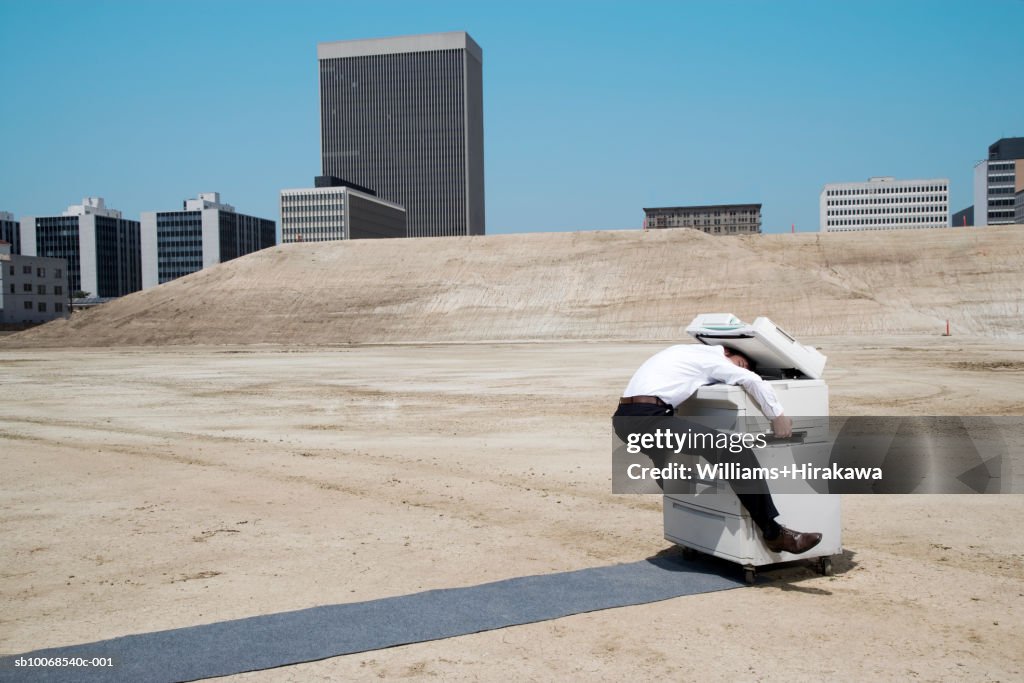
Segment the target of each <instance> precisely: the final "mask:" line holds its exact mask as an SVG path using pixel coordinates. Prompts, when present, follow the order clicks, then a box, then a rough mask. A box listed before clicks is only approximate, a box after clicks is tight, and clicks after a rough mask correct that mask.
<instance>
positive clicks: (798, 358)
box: [664, 314, 842, 578]
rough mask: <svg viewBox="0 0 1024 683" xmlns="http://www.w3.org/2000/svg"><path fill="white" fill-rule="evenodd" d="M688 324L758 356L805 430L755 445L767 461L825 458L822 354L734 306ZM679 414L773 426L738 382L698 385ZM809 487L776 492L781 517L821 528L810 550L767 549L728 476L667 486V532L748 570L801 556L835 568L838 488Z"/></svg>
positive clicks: (706, 338) (796, 428)
mask: <svg viewBox="0 0 1024 683" xmlns="http://www.w3.org/2000/svg"><path fill="white" fill-rule="evenodd" d="M687 332H688V333H689V334H691V335H692V336H694V337H695V338H697V339H698V340H699V341H701V342H702V343H705V344H719V345H726V346H730V347H733V348H736V349H738V350H740V351H741V352H742V353H744V354H746V355H747V356H749V357H750V358H752V359H753V360H755V361H757V363H758V366H757V371H758V373H759V374H761V375H762V377H765V378H766V380H767V381H768V383H769V384H770V385H771V386H772V388H773V389H774V391H775V394H776V396H777V397H778V399H779V402H780V403H781V404H782V407H783V413H784V414H785V415H786V416H788V417H789V418H791V419H792V420H793V432H794V434H800V435H801V439H800V440H799V442H786V441H780V442H778V443H776V444H770V445H769V446H768V447H767V448H758V449H755V451H754V452H755V454H756V455H757V458H758V462H759V464H760V465H761V466H762V467H772V466H777V467H784V466H785V465H786V464H788V463H791V462H793V461H794V459H795V458H794V451H799V454H800V456H801V457H800V460H801V461H807V460H813V461H815V462H825V463H827V461H828V457H829V451H828V449H829V444H828V433H827V432H828V428H827V421H826V420H823V418H825V417H827V416H828V386H827V385H826V384H825V381H824V380H822V379H821V373H822V371H823V370H824V366H825V356H823V355H822V354H820V353H819V352H818V351H817V350H815V349H813V348H811V347H809V346H803V345H801V344H799V343H797V342H796V341H795V340H794V339H793V338H792V337H790V336H789V335H788V334H786V333H785V332H783V331H782V330H781V329H779V328H778V327H777V326H776V325H775V324H774V323H772V322H771V321H770V320H768V319H767V318H758V319H756V320H755V321H754V323H753V324H751V325H747V324H746V323H743V322H741V321H739V320H737V319H736V318H734V317H733V316H731V315H729V314H707V315H701V316H698V317H697V318H696V319H695V320H694V321H693V323H691V325H690V327H689V328H687ZM773 377H774V378H773ZM676 414H677V415H683V416H685V415H699V416H715V417H716V421H717V420H718V419H722V418H724V422H725V423H728V422H729V420H730V419H732V418H735V420H736V422H737V423H740V424H742V425H743V430H744V431H746V432H748V433H756V431H759V432H762V433H764V432H768V431H770V424H771V423H770V420H769V419H768V418H767V417H765V415H764V414H763V413H762V412H761V410H760V408H759V407H758V405H757V402H756V401H754V400H753V399H752V398H751V397H750V396H749V395H748V394H747V392H746V391H744V390H743V389H742V388H741V387H738V386H733V385H728V384H710V385H707V386H704V387H701V388H700V389H698V390H697V392H696V393H695V394H694V395H693V396H692V397H691V398H689V399H688V400H686V401H685V402H683V403H682V404H681V405H680V406H679V407H678V408H677V409H676ZM815 418H817V419H815ZM766 483H767V484H768V488H769V490H773V489H779V488H782V485H781V484H779V483H777V482H773V481H767V482H766ZM796 485H798V486H799V484H796ZM785 487H786V490H787V491H793V490H794V488H793V487H794V482H793V480H792V479H790V480H789V481H788V482H786V484H785ZM806 488H807V490H808V493H789V492H786V493H775V492H774V491H773V494H772V498H773V500H774V502H775V506H776V507H777V508H778V510H779V517H778V518H777V521H778V522H779V523H780V524H782V525H783V526H785V527H788V528H790V529H796V530H797V531H817V532H820V533H821V534H822V540H821V543H819V544H818V545H817V546H816V547H815V548H813V549H811V550H810V551H808V552H806V553H803V554H800V555H791V554H789V553H785V552H782V553H773V552H771V551H770V550H768V548H767V546H766V545H765V544H764V541H763V540H762V538H761V534H760V531H759V530H758V529H757V527H756V526H755V525H754V524H753V522H752V520H751V519H750V515H749V514H747V511H746V510H745V509H744V508H743V506H742V505H741V504H740V501H739V498H737V497H736V494H735V493H733V491H732V488H731V486H730V485H729V483H728V482H725V481H714V480H712V481H694V482H692V488H691V490H692V491H693V493H683V494H677V493H673V494H665V496H664V521H665V538H666V540H669V541H671V542H673V543H676V544H678V545H680V546H683V547H684V548H689V549H692V550H697V551H700V552H703V553H707V554H709V555H714V556H716V557H721V558H724V559H726V560H730V561H732V562H737V563H739V564H742V565H744V566H745V567H747V568H748V570H751V568H754V567H760V566H764V565H768V564H775V563H778V562H787V561H790V560H796V559H811V558H821V560H820V561H821V562H822V564H821V566H822V567H823V568H825V567H828V570H827V571H828V572H830V571H831V564H830V562H831V560H830V558H831V557H832V556H833V555H839V554H840V553H842V528H841V521H840V508H839V496H838V495H835V494H820V493H813V492H810V491H811V487H810V485H809V484H808V485H807V487H806ZM826 558H829V559H828V560H826ZM826 561H827V562H828V564H826ZM750 577H752V574H749V575H748V578H750Z"/></svg>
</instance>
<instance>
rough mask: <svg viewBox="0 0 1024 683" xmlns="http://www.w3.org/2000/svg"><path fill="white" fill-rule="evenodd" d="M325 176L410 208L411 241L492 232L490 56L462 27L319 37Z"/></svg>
mask: <svg viewBox="0 0 1024 683" xmlns="http://www.w3.org/2000/svg"><path fill="white" fill-rule="evenodd" d="M317 57H318V59H319V62H320V148H321V154H322V159H323V174H324V175H331V176H338V177H340V178H345V179H347V180H351V181H352V182H354V183H358V184H360V185H363V186H366V187H369V188H371V189H373V190H374V191H376V193H377V196H378V197H380V198H381V199H385V200H388V201H392V202H397V203H398V204H401V205H403V206H404V207H405V210H406V216H407V225H408V234H409V236H410V237H427V236H434V235H482V234H484V126H483V52H482V51H481V50H480V46H479V45H477V44H476V43H475V42H474V41H473V39H472V38H470V37H469V35H468V34H466V33H464V32H461V31H459V32H454V33H432V34H428V35H421V36H405V37H399V38H381V39H375V40H345V41H340V42H334V43H320V44H319V45H318V46H317Z"/></svg>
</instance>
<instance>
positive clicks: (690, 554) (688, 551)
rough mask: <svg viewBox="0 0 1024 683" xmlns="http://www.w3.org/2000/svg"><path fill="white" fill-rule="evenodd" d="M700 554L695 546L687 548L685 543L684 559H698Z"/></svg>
mask: <svg viewBox="0 0 1024 683" xmlns="http://www.w3.org/2000/svg"><path fill="white" fill-rule="evenodd" d="M699 554H700V553H698V552H697V551H696V550H694V549H693V548H687V547H686V546H685V545H684V546H683V559H684V560H696V559H697V555H699Z"/></svg>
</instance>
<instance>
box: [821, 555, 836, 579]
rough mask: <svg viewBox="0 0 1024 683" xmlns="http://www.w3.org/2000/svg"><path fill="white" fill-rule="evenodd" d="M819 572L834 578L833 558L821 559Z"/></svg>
mask: <svg viewBox="0 0 1024 683" xmlns="http://www.w3.org/2000/svg"><path fill="white" fill-rule="evenodd" d="M818 571H819V572H821V575H822V576H832V574H833V573H834V572H833V571H832V558H831V557H819V558H818Z"/></svg>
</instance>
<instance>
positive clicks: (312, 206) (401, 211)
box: [281, 176, 407, 243]
mask: <svg viewBox="0 0 1024 683" xmlns="http://www.w3.org/2000/svg"><path fill="white" fill-rule="evenodd" d="M406 234H407V232H406V213H405V208H404V207H402V206H401V205H399V204H396V203H394V202H389V201H386V200H384V199H381V198H380V197H377V196H376V195H375V193H374V191H373V190H371V189H369V188H366V187H361V186H359V185H356V184H354V183H349V182H347V181H344V180H341V179H340V178H334V177H333V176H318V177H317V179H316V187H310V188H298V189H292V190H281V241H282V242H286V243H287V242H325V241H329V240H357V239H377V238H383V237H405V236H406Z"/></svg>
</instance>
